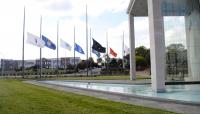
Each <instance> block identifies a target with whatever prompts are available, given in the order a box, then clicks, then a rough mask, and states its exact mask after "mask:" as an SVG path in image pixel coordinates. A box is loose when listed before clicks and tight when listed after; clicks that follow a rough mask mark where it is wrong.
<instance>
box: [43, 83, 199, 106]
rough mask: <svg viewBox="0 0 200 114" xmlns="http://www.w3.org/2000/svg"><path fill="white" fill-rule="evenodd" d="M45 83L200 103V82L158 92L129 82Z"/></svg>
mask: <svg viewBox="0 0 200 114" xmlns="http://www.w3.org/2000/svg"><path fill="white" fill-rule="evenodd" d="M42 82H43V83H48V84H56V85H62V86H72V87H80V88H86V89H93V90H100V91H109V92H116V93H123V94H135V95H140V96H147V97H155V98H156V97H158V98H164V99H172V100H180V101H190V102H195V103H200V84H195V85H167V86H166V92H164V93H156V92H153V91H152V89H151V85H129V84H104V83H86V82H69V81H42Z"/></svg>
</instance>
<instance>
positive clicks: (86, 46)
mask: <svg viewBox="0 0 200 114" xmlns="http://www.w3.org/2000/svg"><path fill="white" fill-rule="evenodd" d="M86 63H87V65H86V66H87V76H88V16H87V4H86Z"/></svg>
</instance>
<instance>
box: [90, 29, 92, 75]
mask: <svg viewBox="0 0 200 114" xmlns="http://www.w3.org/2000/svg"><path fill="white" fill-rule="evenodd" d="M91 41H92V31H91V28H90V59H92V46H91V44H92V43H91ZM91 66H92V64H91V63H90V70H91V75H92V69H91Z"/></svg>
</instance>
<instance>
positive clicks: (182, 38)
mask: <svg viewBox="0 0 200 114" xmlns="http://www.w3.org/2000/svg"><path fill="white" fill-rule="evenodd" d="M127 13H128V15H129V28H130V47H131V53H130V58H131V59H130V63H131V64H130V69H131V71H130V76H131V77H130V78H131V79H132V80H134V79H135V78H136V72H135V38H136V37H135V30H134V29H135V27H134V21H135V18H137V17H148V18H149V35H150V36H149V38H150V53H151V82H152V89H153V90H154V91H157V92H159V91H164V90H165V80H166V79H168V78H167V77H168V76H170V75H172V74H173V75H175V76H176V77H179V76H180V77H181V76H182V80H184V81H200V0H130V4H129V6H128V10H127ZM173 27H179V28H176V29H172V28H173ZM170 30H171V34H172V33H173V36H172V35H171V34H170V33H169V31H170Z"/></svg>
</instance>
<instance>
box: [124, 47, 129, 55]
mask: <svg viewBox="0 0 200 114" xmlns="http://www.w3.org/2000/svg"><path fill="white" fill-rule="evenodd" d="M124 53H125V54H129V53H130V48H128V47H127V46H126V45H125V46H124Z"/></svg>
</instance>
